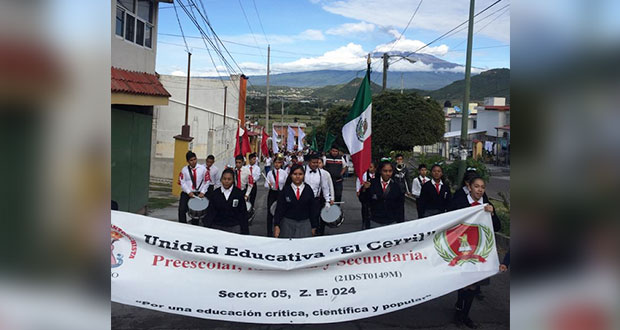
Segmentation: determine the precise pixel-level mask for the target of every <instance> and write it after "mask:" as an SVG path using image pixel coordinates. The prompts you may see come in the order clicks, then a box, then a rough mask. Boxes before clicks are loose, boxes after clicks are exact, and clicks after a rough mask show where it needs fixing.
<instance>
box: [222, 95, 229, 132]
mask: <svg viewBox="0 0 620 330" xmlns="http://www.w3.org/2000/svg"><path fill="white" fill-rule="evenodd" d="M227 96H228V86H224V119H223V120H222V126H223V128H222V141H225V140H226V97H227Z"/></svg>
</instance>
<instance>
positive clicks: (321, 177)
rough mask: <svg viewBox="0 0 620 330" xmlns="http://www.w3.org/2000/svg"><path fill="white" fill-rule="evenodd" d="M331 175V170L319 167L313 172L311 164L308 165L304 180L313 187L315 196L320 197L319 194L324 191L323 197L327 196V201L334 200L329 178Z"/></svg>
mask: <svg viewBox="0 0 620 330" xmlns="http://www.w3.org/2000/svg"><path fill="white" fill-rule="evenodd" d="M329 176H330V175H329V172H327V171H325V170H322V169H320V168H317V169H316V172H314V173H312V170H311V169H310V166H308V167H306V175H305V176H304V182H305V183H307V184H308V185H309V186H310V188H312V192H313V193H314V197H319V194H320V193H323V198H325V201H326V202H329V201H331V200H332V198H331V194H330V191H331V189H332V188H331V187H330V184H329V182H330V181H329V180H328V179H327V177H329Z"/></svg>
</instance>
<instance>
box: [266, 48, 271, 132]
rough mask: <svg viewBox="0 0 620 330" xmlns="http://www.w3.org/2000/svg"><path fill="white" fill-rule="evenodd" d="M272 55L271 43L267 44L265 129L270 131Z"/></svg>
mask: <svg viewBox="0 0 620 330" xmlns="http://www.w3.org/2000/svg"><path fill="white" fill-rule="evenodd" d="M270 55H271V45H267V99H266V101H265V115H266V118H265V129H266V130H267V131H269V57H270Z"/></svg>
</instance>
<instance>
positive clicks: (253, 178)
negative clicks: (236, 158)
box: [246, 153, 260, 207]
mask: <svg viewBox="0 0 620 330" xmlns="http://www.w3.org/2000/svg"><path fill="white" fill-rule="evenodd" d="M248 159H249V161H250V163H249V164H248V165H246V167H247V169H248V170H249V171H250V177H249V179H250V181H249V184H251V185H252V188H251V191H250V199H249V201H250V203H251V204H252V207H254V201H255V200H256V191H257V190H258V188H257V187H256V183H257V182H258V180H259V179H260V166H258V164H256V154H255V153H251V154H250V156H249V157H248Z"/></svg>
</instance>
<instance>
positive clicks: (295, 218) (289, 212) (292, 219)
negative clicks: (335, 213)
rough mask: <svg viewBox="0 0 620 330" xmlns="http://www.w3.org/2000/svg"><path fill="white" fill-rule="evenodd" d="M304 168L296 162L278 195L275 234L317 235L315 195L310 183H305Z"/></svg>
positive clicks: (294, 235) (295, 236) (291, 236)
mask: <svg viewBox="0 0 620 330" xmlns="http://www.w3.org/2000/svg"><path fill="white" fill-rule="evenodd" d="M304 174H305V173H304V168H303V166H301V165H298V164H295V165H293V167H291V173H290V175H289V176H288V178H287V179H286V183H285V184H284V188H283V189H282V191H281V192H280V195H279V196H278V204H277V206H276V214H275V216H274V217H273V224H274V228H273V236H274V237H276V238H278V237H280V238H302V237H311V236H314V235H316V229H317V225H318V221H317V220H318V213H319V212H320V209H319V208H317V207H315V197H314V196H315V195H314V192H313V191H312V187H310V185H308V184H306V183H304V176H305V175H304Z"/></svg>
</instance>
